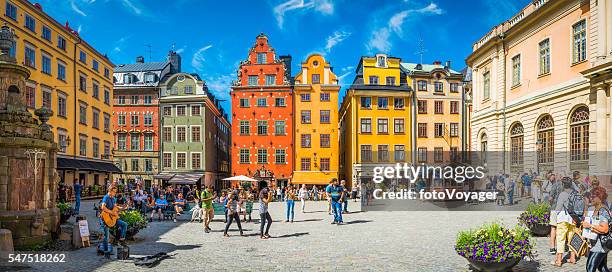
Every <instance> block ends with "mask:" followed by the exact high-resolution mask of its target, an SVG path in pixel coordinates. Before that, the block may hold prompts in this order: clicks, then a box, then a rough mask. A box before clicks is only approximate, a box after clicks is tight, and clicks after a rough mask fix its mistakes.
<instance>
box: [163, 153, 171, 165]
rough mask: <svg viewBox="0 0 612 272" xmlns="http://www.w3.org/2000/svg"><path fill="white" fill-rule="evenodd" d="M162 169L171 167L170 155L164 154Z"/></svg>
mask: <svg viewBox="0 0 612 272" xmlns="http://www.w3.org/2000/svg"><path fill="white" fill-rule="evenodd" d="M163 162H164V168H171V167H172V153H164V155H163Z"/></svg>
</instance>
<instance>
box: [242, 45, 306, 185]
mask: <svg viewBox="0 0 612 272" xmlns="http://www.w3.org/2000/svg"><path fill="white" fill-rule="evenodd" d="M291 81H292V78H291V57H290V56H284V57H283V56H281V57H277V55H276V51H275V50H274V48H272V47H271V46H270V45H269V44H268V37H267V36H266V35H264V34H263V33H262V34H260V35H258V36H257V38H256V41H255V44H254V45H253V47H252V48H251V49H250V50H249V55H248V58H247V60H245V61H243V62H241V64H240V67H239V68H238V80H237V81H235V82H234V84H233V86H232V91H231V99H232V144H231V156H232V157H231V161H232V167H231V169H232V175H246V176H250V177H255V178H257V179H260V180H265V181H268V182H269V184H270V185H272V186H286V185H287V184H288V183H289V182H290V179H291V175H292V173H293V165H294V162H293V156H294V155H293V150H294V143H293V133H294V125H293V124H294V123H293V112H294V111H293V107H294V106H293V105H294V104H293V94H292V88H291V84H292V83H291Z"/></svg>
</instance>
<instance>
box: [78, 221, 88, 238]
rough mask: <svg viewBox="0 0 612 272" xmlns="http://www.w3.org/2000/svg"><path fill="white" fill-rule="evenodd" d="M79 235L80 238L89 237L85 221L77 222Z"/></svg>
mask: <svg viewBox="0 0 612 272" xmlns="http://www.w3.org/2000/svg"><path fill="white" fill-rule="evenodd" d="M79 233H80V234H81V237H89V225H88V224H87V220H80V221H79Z"/></svg>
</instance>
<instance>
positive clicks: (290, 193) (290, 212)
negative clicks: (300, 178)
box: [285, 185, 296, 223]
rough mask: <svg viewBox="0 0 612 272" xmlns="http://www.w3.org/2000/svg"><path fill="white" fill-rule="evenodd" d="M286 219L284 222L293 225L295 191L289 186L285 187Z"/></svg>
mask: <svg viewBox="0 0 612 272" xmlns="http://www.w3.org/2000/svg"><path fill="white" fill-rule="evenodd" d="M285 194H286V202H287V219H286V220H285V222H291V223H293V218H294V217H295V198H296V197H295V189H294V188H293V186H291V185H289V186H287V187H286V193H285Z"/></svg>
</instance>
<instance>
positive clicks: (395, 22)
mask: <svg viewBox="0 0 612 272" xmlns="http://www.w3.org/2000/svg"><path fill="white" fill-rule="evenodd" d="M409 13H410V11H408V10H404V11H402V12H399V13H396V14H394V15H393V16H392V17H391V19H389V28H390V29H391V30H393V31H394V32H395V33H402V24H403V23H404V19H406V17H407V16H408V14H409Z"/></svg>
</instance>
